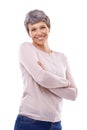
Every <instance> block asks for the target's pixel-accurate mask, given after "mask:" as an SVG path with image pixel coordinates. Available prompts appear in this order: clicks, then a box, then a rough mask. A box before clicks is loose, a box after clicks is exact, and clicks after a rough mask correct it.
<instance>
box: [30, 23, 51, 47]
mask: <svg viewBox="0 0 87 130" xmlns="http://www.w3.org/2000/svg"><path fill="white" fill-rule="evenodd" d="M28 29H29V35H30V37H31V38H32V41H33V43H34V44H35V45H44V44H45V43H46V41H47V38H48V35H49V31H50V29H49V28H48V26H47V25H46V23H45V22H38V23H35V24H28Z"/></svg>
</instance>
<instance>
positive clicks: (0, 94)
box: [0, 0, 87, 130]
mask: <svg viewBox="0 0 87 130" xmlns="http://www.w3.org/2000/svg"><path fill="white" fill-rule="evenodd" d="M31 9H42V10H44V11H45V12H46V13H47V14H48V16H49V17H50V19H51V26H52V28H51V33H50V37H49V44H50V47H51V48H52V49H55V50H57V51H61V52H64V53H65V54H66V55H67V57H68V60H69V64H70V67H71V70H72V73H73V76H74V79H75V81H76V84H77V87H78V97H77V100H76V101H75V102H73V101H67V100H64V108H63V113H62V124H63V130H86V129H87V125H86V118H87V108H86V107H87V102H86V99H87V94H86V90H87V89H86V88H87V58H86V56H87V51H86V50H87V49H86V44H87V3H86V0H73V1H71V0H44V1H42V0H8V1H7V0H3V1H2V0H1V1H0V130H13V127H14V121H15V119H16V116H17V114H18V108H19V103H20V97H21V94H22V87H23V86H22V80H21V73H20V69H19V63H18V49H19V45H20V44H21V43H22V42H24V41H29V40H30V39H29V37H28V35H27V33H26V31H25V28H24V25H23V22H24V18H25V14H26V13H27V12H28V11H30V10H31Z"/></svg>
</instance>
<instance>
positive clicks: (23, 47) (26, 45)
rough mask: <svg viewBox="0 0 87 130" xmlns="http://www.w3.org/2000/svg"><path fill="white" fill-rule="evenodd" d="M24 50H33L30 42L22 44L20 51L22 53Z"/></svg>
mask: <svg viewBox="0 0 87 130" xmlns="http://www.w3.org/2000/svg"><path fill="white" fill-rule="evenodd" d="M22 50H25V51H26V50H32V43H29V42H23V43H21V44H20V46H19V51H22Z"/></svg>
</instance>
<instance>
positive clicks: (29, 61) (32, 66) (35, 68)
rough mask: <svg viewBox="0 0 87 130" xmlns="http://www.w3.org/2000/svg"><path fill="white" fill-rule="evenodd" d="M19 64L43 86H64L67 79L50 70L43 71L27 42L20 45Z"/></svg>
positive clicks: (66, 84)
mask: <svg viewBox="0 0 87 130" xmlns="http://www.w3.org/2000/svg"><path fill="white" fill-rule="evenodd" d="M19 60H20V64H22V65H23V66H24V68H25V69H26V70H27V71H28V73H29V74H31V76H32V77H33V79H34V80H35V81H36V82H37V83H38V84H39V85H40V86H43V87H45V88H58V87H66V86H68V84H69V81H68V80H66V79H64V78H62V77H59V76H56V75H54V74H52V73H51V72H48V71H45V70H44V69H43V68H42V67H41V66H40V65H38V64H37V62H38V58H37V55H36V52H35V50H34V49H33V48H32V46H31V45H29V43H23V44H22V45H21V46H20V57H19Z"/></svg>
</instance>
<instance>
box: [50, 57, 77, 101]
mask: <svg viewBox="0 0 87 130" xmlns="http://www.w3.org/2000/svg"><path fill="white" fill-rule="evenodd" d="M65 60H66V79H67V80H68V81H69V82H70V85H69V86H67V87H62V88H55V89H49V91H50V92H52V93H53V94H55V95H56V96H59V97H61V98H64V99H68V100H75V99H76V97H77V87H76V84H75V81H74V79H73V77H72V74H71V71H70V68H69V65H68V61H67V58H66V57H65Z"/></svg>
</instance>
